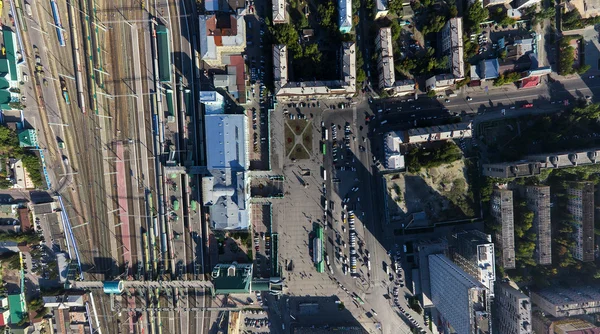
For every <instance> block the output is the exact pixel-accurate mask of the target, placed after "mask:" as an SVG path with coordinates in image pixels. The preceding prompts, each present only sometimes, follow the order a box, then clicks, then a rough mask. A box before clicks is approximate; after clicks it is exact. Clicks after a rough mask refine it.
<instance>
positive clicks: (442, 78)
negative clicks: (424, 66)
mask: <svg viewBox="0 0 600 334" xmlns="http://www.w3.org/2000/svg"><path fill="white" fill-rule="evenodd" d="M461 79H462V78H458V79H457V78H456V77H455V76H454V75H452V74H438V75H434V76H432V77H430V78H429V79H427V80H426V81H425V85H426V87H427V90H436V89H438V90H440V89H446V88H450V87H452V86H453V85H454V84H455V83H456V81H457V80H461Z"/></svg>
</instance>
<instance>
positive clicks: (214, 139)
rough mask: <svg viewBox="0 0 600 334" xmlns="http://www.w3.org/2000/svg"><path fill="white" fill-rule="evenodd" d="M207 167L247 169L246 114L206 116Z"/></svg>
mask: <svg viewBox="0 0 600 334" xmlns="http://www.w3.org/2000/svg"><path fill="white" fill-rule="evenodd" d="M204 124H205V133H206V150H207V153H206V159H207V163H206V167H207V169H208V170H211V169H219V168H231V169H233V170H235V171H238V170H246V169H247V167H248V163H247V159H248V158H247V149H246V146H247V141H248V138H247V134H246V124H247V120H246V115H226V114H213V115H206V117H205V121H204Z"/></svg>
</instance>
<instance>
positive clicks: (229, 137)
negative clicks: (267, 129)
mask: <svg viewBox="0 0 600 334" xmlns="http://www.w3.org/2000/svg"><path fill="white" fill-rule="evenodd" d="M204 122H205V123H204V124H205V133H206V148H207V153H206V160H207V170H208V173H209V174H208V175H206V176H204V177H203V178H202V196H203V200H204V203H203V204H204V205H205V206H206V207H207V209H208V214H209V221H210V226H211V227H212V228H213V229H216V230H237V229H242V230H245V229H248V226H249V224H250V208H251V207H250V205H249V201H250V178H249V174H248V173H247V166H249V162H248V156H247V152H248V150H247V145H248V143H247V138H249V137H248V134H247V126H246V125H247V119H246V116H245V115H232V114H229V115H225V114H221V115H219V114H214V115H207V116H205V120H204Z"/></svg>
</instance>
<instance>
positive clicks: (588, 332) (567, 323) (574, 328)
mask: <svg viewBox="0 0 600 334" xmlns="http://www.w3.org/2000/svg"><path fill="white" fill-rule="evenodd" d="M533 331H534V333H536V334H600V327H597V326H595V325H593V324H591V323H589V322H587V321H585V320H583V319H578V318H555V317H552V316H550V315H547V314H544V313H543V312H541V311H539V310H538V311H536V312H534V313H533Z"/></svg>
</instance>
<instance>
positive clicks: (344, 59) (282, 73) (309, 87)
mask: <svg viewBox="0 0 600 334" xmlns="http://www.w3.org/2000/svg"><path fill="white" fill-rule="evenodd" d="M355 50H356V45H355V43H352V42H344V43H342V50H341V59H340V64H341V72H342V77H341V78H340V80H331V81H291V80H290V78H289V76H288V70H289V69H288V50H287V46H285V45H281V44H278V45H273V76H274V85H275V96H277V99H278V100H280V101H282V100H293V99H301V98H307V97H311V98H327V97H330V98H340V97H352V96H354V94H355V93H356V53H355Z"/></svg>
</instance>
